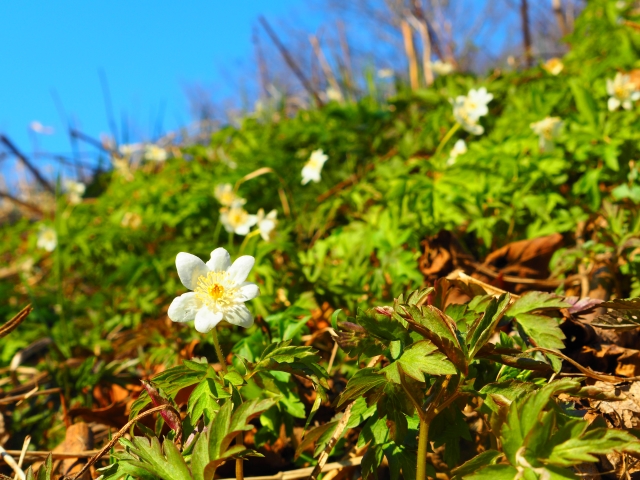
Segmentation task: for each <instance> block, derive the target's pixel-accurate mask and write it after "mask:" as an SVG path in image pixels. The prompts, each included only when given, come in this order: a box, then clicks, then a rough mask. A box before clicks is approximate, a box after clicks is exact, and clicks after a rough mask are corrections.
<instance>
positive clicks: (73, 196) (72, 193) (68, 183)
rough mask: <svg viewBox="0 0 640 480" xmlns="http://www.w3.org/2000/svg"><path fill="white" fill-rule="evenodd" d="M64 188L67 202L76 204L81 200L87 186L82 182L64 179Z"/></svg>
mask: <svg viewBox="0 0 640 480" xmlns="http://www.w3.org/2000/svg"><path fill="white" fill-rule="evenodd" d="M64 189H65V191H66V192H67V197H68V200H69V203H70V204H71V205H77V204H79V203H81V202H82V195H84V192H85V190H86V189H87V187H86V185H85V184H84V183H82V182H74V181H73V180H65V182H64Z"/></svg>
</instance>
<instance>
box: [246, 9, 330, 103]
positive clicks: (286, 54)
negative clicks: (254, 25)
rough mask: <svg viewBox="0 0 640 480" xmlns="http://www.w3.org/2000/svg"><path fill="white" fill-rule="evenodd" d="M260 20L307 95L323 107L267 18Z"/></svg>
mask: <svg viewBox="0 0 640 480" xmlns="http://www.w3.org/2000/svg"><path fill="white" fill-rule="evenodd" d="M258 20H259V21H260V23H261V24H262V26H263V27H264V29H265V31H266V32H267V35H269V37H270V38H271V40H272V41H273V43H275V44H276V47H277V48H278V50H279V51H280V54H281V55H282V58H284V61H285V62H286V63H287V65H288V66H289V68H290V69H291V71H292V72H293V74H294V75H295V76H296V77H298V80H299V81H300V83H301V84H302V86H303V87H304V89H305V90H306V91H307V93H308V94H309V95H310V96H311V97H313V98H314V99H315V101H316V104H317V105H318V106H322V105H323V102H322V99H321V98H320V96H319V95H318V92H316V91H315V90H314V89H313V87H312V86H311V84H310V83H309V80H308V79H307V77H306V76H305V75H304V73H302V70H300V67H298V64H297V63H296V62H295V60H294V59H293V57H292V56H291V54H290V53H289V51H288V50H287V48H286V47H285V46H284V45H283V44H282V42H281V41H280V39H279V38H278V35H276V32H274V31H273V29H272V28H271V25H269V22H267V20H266V18H264V17H263V16H260V17H259V18H258Z"/></svg>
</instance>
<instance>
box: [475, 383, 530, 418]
mask: <svg viewBox="0 0 640 480" xmlns="http://www.w3.org/2000/svg"><path fill="white" fill-rule="evenodd" d="M536 389H537V387H536V385H535V384H533V383H528V382H522V381H519V380H508V381H506V382H498V383H488V384H487V385H485V386H484V387H482V388H481V389H480V395H481V396H482V398H484V405H486V406H487V407H488V408H489V409H490V410H491V411H493V412H496V413H497V412H498V411H499V409H500V408H499V406H498V405H497V404H496V403H495V402H494V401H493V399H492V397H491V395H496V394H497V395H501V396H502V397H504V398H506V399H507V400H509V401H510V402H513V401H514V400H515V399H517V398H519V397H521V396H523V395H525V394H527V393H529V392H532V391H534V390H536Z"/></svg>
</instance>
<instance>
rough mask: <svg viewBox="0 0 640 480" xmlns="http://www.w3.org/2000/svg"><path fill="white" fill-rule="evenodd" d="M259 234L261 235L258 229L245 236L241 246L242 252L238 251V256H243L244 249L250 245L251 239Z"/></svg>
mask: <svg viewBox="0 0 640 480" xmlns="http://www.w3.org/2000/svg"><path fill="white" fill-rule="evenodd" d="M259 234H260V230H259V229H257V230H254V231H253V232H250V233H248V234H247V235H245V237H244V240H242V244H241V245H240V250H238V255H242V252H244V249H245V248H246V247H247V244H248V243H249V239H250V238H251V237H255V236H256V235H259Z"/></svg>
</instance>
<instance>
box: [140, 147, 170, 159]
mask: <svg viewBox="0 0 640 480" xmlns="http://www.w3.org/2000/svg"><path fill="white" fill-rule="evenodd" d="M168 157H169V154H168V153H167V151H166V150H165V149H164V148H160V147H158V146H157V145H147V146H146V147H145V148H144V158H146V159H147V160H151V161H152V162H158V163H161V162H164V161H165V160H166V159H167V158H168Z"/></svg>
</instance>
